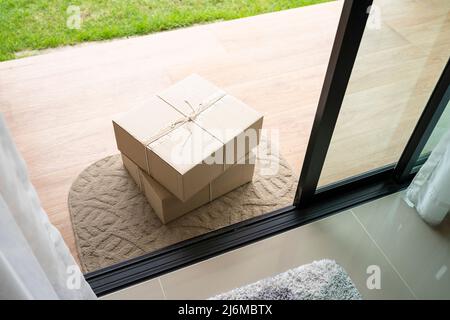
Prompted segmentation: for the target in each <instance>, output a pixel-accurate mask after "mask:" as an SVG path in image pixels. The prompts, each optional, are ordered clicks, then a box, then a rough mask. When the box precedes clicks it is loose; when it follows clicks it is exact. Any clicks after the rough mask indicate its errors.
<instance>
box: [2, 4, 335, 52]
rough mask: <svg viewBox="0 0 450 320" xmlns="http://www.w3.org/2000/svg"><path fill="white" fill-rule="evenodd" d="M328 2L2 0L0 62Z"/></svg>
mask: <svg viewBox="0 0 450 320" xmlns="http://www.w3.org/2000/svg"><path fill="white" fill-rule="evenodd" d="M326 1H329V0H272V1H271V0H78V1H77V0H0V61H4V60H9V59H14V58H16V57H17V56H18V53H19V54H20V56H23V55H24V52H28V51H33V50H39V49H45V48H51V47H57V46H61V45H71V44H75V43H79V42H83V41H91V40H104V39H112V38H117V37H125V36H131V35H139V34H147V33H151V32H156V31H161V30H168V29H173V28H178V27H184V26H189V25H192V24H195V23H204V22H208V21H214V20H229V19H235V18H241V17H246V16H252V15H257V14H260V13H265V12H271V11H278V10H283V9H290V8H295V7H301V6H306V5H310V4H315V3H320V2H326ZM70 5H75V6H78V7H79V9H80V17H81V24H80V29H70V28H69V27H67V21H68V18H69V16H70V12H69V13H68V12H67V8H68V7H69V6H70ZM70 21H74V20H73V19H72V20H70ZM72 25H73V24H72Z"/></svg>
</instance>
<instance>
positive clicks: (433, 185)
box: [405, 131, 450, 225]
mask: <svg viewBox="0 0 450 320" xmlns="http://www.w3.org/2000/svg"><path fill="white" fill-rule="evenodd" d="M405 199H406V202H407V203H408V204H409V205H411V206H413V207H415V208H416V210H417V212H418V213H419V215H420V216H421V217H422V219H424V220H425V221H426V222H428V223H429V224H431V225H437V224H439V223H441V221H442V220H444V218H445V216H446V215H447V213H448V212H449V210H450V131H448V132H447V133H446V134H445V135H444V136H443V137H442V138H441V140H440V141H439V143H438V144H437V146H436V147H435V148H434V149H433V151H432V152H431V154H430V157H429V158H428V160H427V161H426V162H425V163H424V165H423V166H422V167H421V168H420V170H419V172H418V173H417V175H416V177H415V178H414V180H413V182H412V183H411V185H410V186H409V187H408V190H407V192H406V197H405Z"/></svg>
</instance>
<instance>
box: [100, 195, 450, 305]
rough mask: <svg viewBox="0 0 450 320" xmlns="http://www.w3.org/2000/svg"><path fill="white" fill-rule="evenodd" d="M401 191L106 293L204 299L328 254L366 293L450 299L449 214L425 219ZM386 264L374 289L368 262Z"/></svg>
mask: <svg viewBox="0 0 450 320" xmlns="http://www.w3.org/2000/svg"><path fill="white" fill-rule="evenodd" d="M401 197H402V193H396V194H393V195H390V196H387V197H385V198H382V199H379V200H376V201H373V202H370V203H367V204H364V205H362V206H359V207H355V208H353V209H351V210H347V211H344V212H342V213H339V214H336V215H334V216H331V217H329V218H326V219H323V220H320V221H317V222H314V223H312V224H309V225H306V226H303V227H299V228H297V229H294V230H291V231H288V232H285V233H283V234H280V235H277V236H274V237H271V238H269V239H265V240H263V241H259V242H257V243H255V244H252V245H249V246H246V247H243V248H240V249H237V250H234V251H231V252H228V253H226V254H223V255H220V256H217V257H214V258H211V259H209V260H206V261H203V262H200V263H197V264H195V265H192V266H189V267H186V268H183V269H180V270H177V271H175V272H172V273H169V274H166V275H163V276H161V277H159V278H156V279H153V280H150V281H148V282H145V283H142V284H139V285H136V286H134V287H130V288H128V289H125V290H122V291H119V292H116V293H114V294H111V295H109V296H106V297H105V298H106V299H126V298H130V299H158V298H160V299H204V298H207V297H210V296H212V295H215V294H217V293H220V292H224V291H228V290H230V289H233V288H235V287H238V286H242V285H245V284H247V283H251V282H254V281H257V280H259V279H261V278H264V277H267V276H272V275H275V274H278V273H280V272H283V271H285V270H287V269H290V268H293V267H296V266H299V265H302V264H306V263H310V262H312V261H313V260H317V259H323V258H330V259H334V260H336V261H337V262H338V263H339V264H341V265H342V266H343V267H344V268H345V269H346V271H347V272H348V274H349V275H350V277H351V278H352V280H353V281H354V283H355V285H356V287H357V288H358V289H359V291H360V292H361V294H362V295H363V297H364V298H365V299H414V298H425V299H426V298H447V299H448V298H450V274H449V272H448V267H449V266H450V250H449V249H450V221H449V220H450V219H447V220H446V221H444V223H443V224H442V225H441V226H440V227H438V228H432V227H430V226H428V225H427V224H425V223H424V222H423V221H422V220H421V219H420V217H419V216H418V215H417V214H416V212H415V210H414V209H412V208H409V207H408V206H407V205H406V204H405V203H404V201H403V200H402V198H401ZM370 265H377V266H379V267H380V270H381V289H379V290H378V289H372V290H369V289H368V288H367V285H366V281H367V278H368V276H369V274H367V267H368V266H370Z"/></svg>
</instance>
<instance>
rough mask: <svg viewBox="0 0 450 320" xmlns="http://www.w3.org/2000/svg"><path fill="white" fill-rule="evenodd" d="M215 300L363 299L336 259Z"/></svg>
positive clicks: (256, 283)
mask: <svg viewBox="0 0 450 320" xmlns="http://www.w3.org/2000/svg"><path fill="white" fill-rule="evenodd" d="M211 299H212V300H360V299H362V298H361V295H360V293H359V292H358V289H356V288H355V285H354V284H353V282H352V280H351V279H350V277H349V276H348V275H347V273H346V272H345V270H344V269H343V268H342V267H341V266H340V265H338V264H337V263H336V262H335V261H332V260H320V261H314V262H313V263H310V264H306V265H303V266H300V267H298V268H295V269H291V270H288V271H286V272H283V273H281V274H279V275H276V276H274V277H271V278H267V279H263V280H260V281H257V282H255V283H252V284H249V285H246V286H244V287H241V288H237V289H234V290H231V291H229V292H227V293H223V294H219V295H217V296H215V297H212V298H211Z"/></svg>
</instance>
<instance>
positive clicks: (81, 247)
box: [68, 153, 297, 272]
mask: <svg viewBox="0 0 450 320" xmlns="http://www.w3.org/2000/svg"><path fill="white" fill-rule="evenodd" d="M274 160H276V156H275V155H274V154H271V153H269V156H264V157H261V158H258V160H257V165H256V170H255V175H254V177H253V182H251V183H248V184H246V185H244V186H242V187H240V188H238V189H235V190H233V191H231V192H230V193H228V194H226V195H224V196H222V197H221V198H219V199H216V200H214V201H213V202H211V203H209V204H206V205H204V206H202V207H200V208H198V209H196V210H194V211H191V212H190V213H187V214H186V215H184V216H182V217H180V218H178V219H176V220H174V221H172V222H170V223H169V224H167V225H163V224H162V223H161V222H160V221H159V219H158V217H157V216H156V215H155V214H154V212H153V210H152V208H151V207H150V205H149V204H148V202H147V200H146V198H145V197H144V196H143V195H142V194H141V192H140V191H139V189H138V187H137V186H136V184H135V183H134V181H133V180H132V179H131V178H130V177H129V176H128V173H127V171H126V170H125V169H124V168H123V165H122V161H121V159H120V155H114V156H110V157H107V158H104V159H102V160H100V161H98V162H96V163H94V164H92V165H91V166H89V167H88V168H86V169H85V170H84V171H83V172H82V173H81V174H80V175H79V176H78V178H77V179H76V180H75V182H74V183H73V185H72V187H71V189H70V192H69V199H68V201H69V211H70V215H71V219H72V225H73V230H74V233H75V241H76V244H77V249H78V254H79V258H80V261H81V265H82V268H83V271H84V272H89V271H94V270H96V269H99V268H103V267H106V266H109V265H112V264H115V263H118V262H121V261H124V260H127V259H130V258H133V257H136V256H140V255H142V254H144V253H148V252H152V251H154V250H157V249H161V248H164V247H166V246H168V245H171V244H174V243H177V242H180V241H182V240H186V239H189V238H192V237H195V236H198V235H201V234H204V233H207V232H210V231H213V230H216V229H219V228H222V227H224V226H227V225H230V224H233V223H237V222H240V221H243V220H246V219H249V218H252V217H256V216H258V215H261V214H264V213H267V212H270V211H272V210H275V209H278V208H281V207H284V206H287V205H290V204H292V200H293V198H294V193H295V189H296V186H297V180H296V178H295V177H294V176H293V173H292V171H291V169H290V168H289V165H288V164H287V162H286V161H285V160H284V159H283V158H280V161H279V166H278V170H273V169H275V168H276V166H274V163H275V162H274ZM269 168H272V169H269ZM264 170H265V171H266V172H265V171H264ZM267 171H274V172H275V171H277V173H276V174H273V173H272V174H267Z"/></svg>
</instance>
